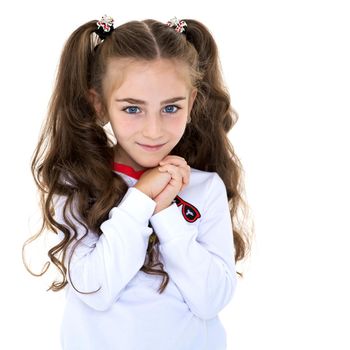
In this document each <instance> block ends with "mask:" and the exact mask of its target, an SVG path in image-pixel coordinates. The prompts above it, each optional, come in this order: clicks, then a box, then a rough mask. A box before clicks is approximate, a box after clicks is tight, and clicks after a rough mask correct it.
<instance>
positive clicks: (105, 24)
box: [95, 15, 114, 40]
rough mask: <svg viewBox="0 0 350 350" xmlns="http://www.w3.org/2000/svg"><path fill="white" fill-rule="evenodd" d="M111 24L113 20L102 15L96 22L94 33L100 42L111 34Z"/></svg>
mask: <svg viewBox="0 0 350 350" xmlns="http://www.w3.org/2000/svg"><path fill="white" fill-rule="evenodd" d="M113 24H114V20H113V18H112V17H110V16H107V15H104V16H102V18H101V19H100V20H99V21H97V22H96V25H97V29H96V30H95V33H96V34H97V35H98V36H99V37H100V39H101V40H104V39H106V37H107V36H109V35H110V34H112V32H113V30H114V27H113Z"/></svg>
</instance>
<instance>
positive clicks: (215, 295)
mask: <svg viewBox="0 0 350 350" xmlns="http://www.w3.org/2000/svg"><path fill="white" fill-rule="evenodd" d="M208 182H209V184H208V186H209V187H208V189H207V191H208V194H207V197H206V199H205V206H204V209H203V210H202V211H203V212H202V219H201V222H200V223H199V224H198V228H197V227H196V226H195V225H191V224H188V223H187V222H186V220H185V219H184V217H183V216H182V214H181V212H180V210H179V209H178V208H177V205H176V203H174V204H172V205H170V206H169V207H168V208H166V209H163V210H162V211H160V212H158V213H156V214H155V215H153V216H152V217H151V219H150V222H151V224H152V226H153V228H154V230H155V231H156V233H157V235H158V238H159V241H160V245H159V250H160V252H161V253H162V256H163V259H164V262H165V264H164V267H165V270H166V271H167V272H168V273H169V275H170V277H171V278H172V279H173V281H174V282H175V284H176V285H177V287H178V288H179V290H180V291H181V293H182V295H183V298H184V299H185V301H186V303H187V305H188V307H189V308H190V310H191V311H192V313H193V314H195V315H196V316H198V317H199V318H201V319H211V318H213V317H215V316H216V315H217V314H218V313H219V311H221V310H222V309H223V308H224V307H225V306H226V305H227V304H228V303H229V301H230V300H231V298H232V296H233V293H234V290H235V287H236V281H237V280H236V273H235V263H234V242H233V234H232V223H231V217H230V212H229V205H228V200H227V195H226V188H225V184H224V182H223V181H222V179H221V178H220V177H219V175H218V174H217V173H213V176H212V180H211V181H210V180H209V181H208Z"/></svg>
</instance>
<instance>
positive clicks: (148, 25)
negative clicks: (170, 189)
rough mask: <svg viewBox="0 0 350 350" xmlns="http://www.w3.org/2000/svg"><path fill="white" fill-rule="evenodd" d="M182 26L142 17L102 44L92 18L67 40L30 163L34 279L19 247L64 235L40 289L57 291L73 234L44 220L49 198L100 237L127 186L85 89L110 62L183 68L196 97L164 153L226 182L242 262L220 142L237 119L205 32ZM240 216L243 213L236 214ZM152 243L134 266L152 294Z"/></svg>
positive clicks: (228, 164) (159, 268)
mask: <svg viewBox="0 0 350 350" xmlns="http://www.w3.org/2000/svg"><path fill="white" fill-rule="evenodd" d="M184 20H185V21H186V22H187V27H186V33H178V32H176V31H175V30H174V29H173V28H170V27H168V26H167V25H165V24H164V23H161V22H158V21H155V20H151V19H147V20H144V21H130V22H128V23H125V24H122V25H120V26H119V27H117V28H116V29H115V30H114V31H113V32H112V33H111V34H110V35H109V36H108V37H107V38H106V39H105V40H103V41H101V39H99V37H98V36H97V35H96V34H95V33H94V31H95V29H96V21H90V22H87V23H86V24H84V25H82V26H80V27H79V28H78V29H76V30H75V31H74V32H73V33H72V34H71V36H70V37H69V38H68V40H67V42H66V44H65V47H64V49H63V52H62V55H61V59H60V64H59V68H58V72H57V77H56V82H55V87H54V90H53V94H52V97H51V100H50V104H49V109H48V113H47V118H46V120H45V123H44V125H43V128H42V130H41V135H40V138H39V141H38V145H37V147H36V149H35V151H34V154H33V158H32V163H31V171H32V174H33V177H34V180H35V183H36V185H37V187H38V191H39V194H40V206H41V210H42V216H43V223H42V227H41V229H40V230H39V232H38V233H37V234H36V235H34V236H32V237H31V238H29V239H28V240H27V241H26V242H25V243H24V245H23V261H24V264H25V266H26V268H27V269H28V271H29V272H31V273H32V274H33V275H39V276H41V275H42V274H44V273H45V272H46V271H47V268H48V266H49V263H47V264H46V265H45V267H44V269H43V271H42V272H41V273H40V274H34V273H33V272H32V271H31V270H30V269H29V267H28V266H27V264H26V262H25V259H24V248H25V246H26V245H27V244H28V243H30V242H32V241H33V240H35V239H36V238H38V237H39V236H40V235H41V234H42V232H43V231H44V229H45V228H47V229H49V230H50V231H53V232H55V233H56V234H57V233H58V230H60V231H61V232H63V233H64V239H63V240H62V241H61V242H60V243H59V244H57V245H55V246H54V247H52V248H51V249H50V250H49V251H48V256H49V258H50V260H51V262H52V263H53V264H54V265H55V266H56V267H57V268H58V269H59V271H60V273H61V275H62V280H61V281H54V282H52V284H51V286H50V288H49V289H48V290H50V289H51V290H53V291H59V290H60V289H62V288H64V287H65V285H66V284H67V283H68V282H67V268H66V266H65V265H64V261H65V256H66V251H67V248H68V246H69V245H70V244H71V243H72V242H73V241H74V240H75V238H76V237H77V230H76V227H75V226H74V224H72V223H71V222H69V220H68V222H66V223H67V224H68V227H69V228H70V229H71V230H72V232H74V234H73V235H72V234H71V230H70V229H68V227H67V226H66V225H64V224H62V223H59V222H57V221H55V220H54V204H53V198H54V196H55V195H64V196H66V197H67V201H66V203H65V206H64V211H63V212H64V218H65V219H66V213H67V212H66V211H67V210H71V208H72V202H73V199H74V201H75V203H76V209H77V211H78V214H79V216H80V217H81V218H82V219H83V225H84V226H85V228H86V229H87V230H92V231H94V232H96V233H97V234H98V235H101V234H102V231H101V229H100V225H101V224H102V223H103V222H104V221H105V220H107V218H108V213H109V211H110V210H111V208H112V207H114V206H116V205H118V204H119V202H120V201H121V200H122V198H123V196H124V195H125V193H126V191H127V189H128V186H127V184H126V183H125V182H124V180H123V179H122V178H121V177H120V176H119V175H118V174H116V173H115V172H113V171H112V169H111V164H112V162H113V157H114V154H113V143H112V142H111V140H110V138H109V137H108V135H107V134H106V132H105V130H104V128H103V125H101V123H100V122H99V119H98V116H97V115H96V111H95V109H94V107H93V105H92V103H91V101H90V100H89V98H88V91H89V89H91V88H94V89H95V90H96V91H97V92H98V93H99V94H100V96H103V94H102V81H103V79H104V76H105V73H106V67H107V62H108V60H109V59H110V58H133V59H140V60H154V59H158V58H167V59H176V60H179V61H181V62H183V63H184V64H187V65H188V67H189V68H190V72H191V73H190V75H191V81H192V85H193V87H196V88H197V89H198V92H197V97H196V100H195V102H194V105H193V108H192V111H191V120H192V121H191V123H190V124H189V125H188V126H187V127H186V130H185V132H184V135H183V137H182V138H181V140H180V141H179V143H178V144H177V145H176V146H175V147H174V149H173V150H172V151H171V154H176V155H179V156H181V157H183V158H185V160H186V161H187V163H188V164H189V165H190V166H191V167H193V168H196V169H200V170H204V171H210V172H214V171H215V172H217V173H218V174H219V176H220V177H221V179H222V180H223V182H224V183H225V185H226V190H227V199H228V201H229V206H230V213H231V220H232V224H233V225H232V226H233V232H232V234H233V238H234V245H235V261H236V262H237V261H239V260H242V259H243V258H245V257H246V256H247V254H248V252H249V250H250V234H251V233H252V232H251V231H250V230H249V229H247V226H246V225H245V218H246V213H247V212H248V209H249V208H248V206H247V204H246V202H245V200H244V185H243V176H242V174H243V169H242V166H241V163H240V161H239V159H238V157H237V156H236V154H235V152H234V149H233V146H232V144H231V143H230V141H229V138H228V132H229V131H230V130H231V129H232V127H233V126H234V125H235V123H236V122H237V120H238V115H237V113H236V112H235V111H234V109H233V108H232V106H231V102H230V95H229V93H228V90H227V88H226V87H225V85H224V82H223V78H222V73H221V67H220V61H219V57H218V49H217V45H216V43H215V40H214V38H213V36H212V35H211V33H210V32H209V30H208V29H207V28H206V27H205V26H204V25H203V24H202V23H200V22H199V21H196V20H193V19H184ZM67 177H68V178H69V184H68V183H67V182H62V178H67ZM242 213H243V216H242V215H240V214H242ZM81 239H82V238H81ZM79 241H80V239H79V240H78V241H77V242H76V244H75V245H74V247H76V246H77V244H79ZM158 245H159V241H158V237H157V235H156V233H155V232H153V233H152V235H151V236H150V239H149V244H148V248H147V254H146V259H145V264H144V265H143V266H142V268H141V270H142V271H144V272H145V273H148V274H155V275H161V276H163V281H162V283H161V285H160V288H159V292H160V293H162V292H163V291H164V289H165V288H166V286H167V284H168V282H169V275H168V273H167V272H166V271H164V269H163V265H162V263H161V262H160V261H159V247H158ZM71 253H73V251H72V252H71ZM71 256H72V254H71V255H70V258H71ZM69 262H70V259H69ZM68 273H69V264H68ZM237 273H238V274H239V275H241V273H240V272H237Z"/></svg>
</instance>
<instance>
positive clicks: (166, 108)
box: [165, 105, 181, 113]
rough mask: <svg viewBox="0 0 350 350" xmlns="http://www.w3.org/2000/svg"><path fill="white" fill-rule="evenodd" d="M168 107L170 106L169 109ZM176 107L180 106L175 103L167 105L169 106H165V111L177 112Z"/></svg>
mask: <svg viewBox="0 0 350 350" xmlns="http://www.w3.org/2000/svg"><path fill="white" fill-rule="evenodd" d="M169 107H170V109H169ZM173 107H175V108H176V110H174V109H172V108H173ZM178 109H181V108H180V107H179V106H176V105H169V106H166V107H165V111H166V112H167V113H175V112H177V110H178Z"/></svg>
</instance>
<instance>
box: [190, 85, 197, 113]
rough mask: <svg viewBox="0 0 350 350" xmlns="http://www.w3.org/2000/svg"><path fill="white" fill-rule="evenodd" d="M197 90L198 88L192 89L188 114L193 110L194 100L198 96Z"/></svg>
mask: <svg viewBox="0 0 350 350" xmlns="http://www.w3.org/2000/svg"><path fill="white" fill-rule="evenodd" d="M197 91H198V90H197V89H193V90H192V91H191V94H190V97H189V101H188V114H190V112H191V110H192V107H193V103H194V100H195V99H196V96H197Z"/></svg>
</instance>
